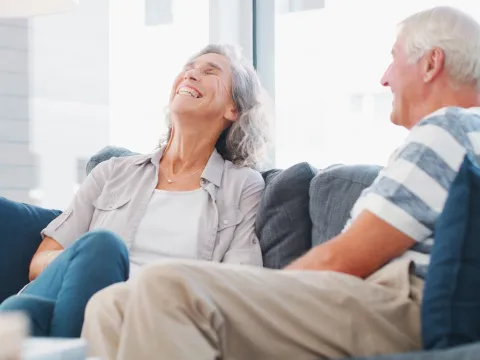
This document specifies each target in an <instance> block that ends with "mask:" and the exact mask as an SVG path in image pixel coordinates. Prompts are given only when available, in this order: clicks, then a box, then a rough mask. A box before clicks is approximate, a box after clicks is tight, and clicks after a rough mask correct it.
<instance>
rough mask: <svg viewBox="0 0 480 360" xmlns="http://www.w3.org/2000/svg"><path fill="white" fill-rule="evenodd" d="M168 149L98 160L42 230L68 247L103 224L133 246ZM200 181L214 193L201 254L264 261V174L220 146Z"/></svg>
mask: <svg viewBox="0 0 480 360" xmlns="http://www.w3.org/2000/svg"><path fill="white" fill-rule="evenodd" d="M162 154H163V148H161V149H159V150H158V151H156V152H154V153H152V154H149V155H135V156H129V157H120V158H111V159H109V160H107V161H104V162H102V163H100V164H99V165H97V166H96V167H95V169H93V170H92V172H91V173H90V174H89V176H88V177H87V178H86V179H85V181H84V183H83V184H82V186H81V187H80V189H79V190H78V192H77V194H76V195H75V198H74V200H73V201H72V203H71V204H70V206H69V207H68V209H67V210H65V212H63V213H62V214H61V215H60V216H59V217H57V218H56V219H54V220H53V221H52V222H51V223H50V224H49V225H48V226H47V227H46V228H45V229H44V230H43V231H42V235H43V236H50V237H51V238H53V239H55V240H56V241H57V242H59V243H60V244H61V245H63V246H64V247H65V248H67V247H68V246H70V245H71V244H72V243H73V242H74V241H75V240H77V239H78V238H79V237H80V236H81V235H82V234H84V233H86V232H88V231H90V230H94V229H99V228H103V229H107V230H111V231H113V232H115V233H116V234H117V235H119V236H120V237H121V238H122V239H123V240H124V241H125V244H126V245H127V248H128V249H130V247H131V246H132V243H133V242H134V241H135V234H136V232H137V228H138V226H139V224H140V221H141V219H142V217H143V215H144V213H145V211H146V209H147V205H148V203H149V201H150V197H151V196H152V194H153V192H154V190H155V188H156V186H157V183H158V170H159V163H160V159H161V157H162ZM200 186H201V188H202V189H203V190H204V191H206V192H207V193H208V198H209V201H208V204H207V205H206V206H205V208H204V209H203V211H202V215H201V221H200V228H199V231H198V234H197V242H198V243H197V259H201V260H208V261H216V262H226V263H236V264H250V265H258V266H261V265H262V255H261V250H260V245H259V242H258V239H257V237H256V235H255V231H254V222H255V216H256V211H257V208H258V205H259V202H260V198H261V196H262V193H263V190H264V188H265V183H264V181H263V178H262V176H261V174H260V173H258V172H257V171H255V170H252V169H250V168H247V167H237V166H235V165H233V164H232V163H231V162H230V161H226V160H224V159H223V158H222V157H221V156H220V154H218V152H217V151H214V152H213V153H212V155H211V156H210V159H209V160H208V163H207V165H206V167H205V169H204V171H203V173H202V176H201V181H200ZM159 221H161V219H159ZM173 240H174V239H172V241H173Z"/></svg>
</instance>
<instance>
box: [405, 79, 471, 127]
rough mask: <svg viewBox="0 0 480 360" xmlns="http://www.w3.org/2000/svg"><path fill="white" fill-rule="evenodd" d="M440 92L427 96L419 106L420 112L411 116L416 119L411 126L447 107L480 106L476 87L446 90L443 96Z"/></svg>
mask: <svg viewBox="0 0 480 360" xmlns="http://www.w3.org/2000/svg"><path fill="white" fill-rule="evenodd" d="M438 93H439V91H435V92H432V93H431V96H430V99H428V98H427V99H426V100H425V101H424V102H423V104H422V105H420V106H418V107H417V110H418V113H417V115H416V116H412V117H411V118H412V119H415V120H414V121H413V123H412V124H411V126H410V128H411V127H413V126H414V125H416V124H417V123H418V122H419V121H421V120H422V119H423V118H424V117H425V116H427V115H429V114H431V113H433V112H435V111H437V110H440V109H443V108H445V107H461V108H465V109H468V108H472V107H480V93H479V91H478V90H477V89H476V88H475V87H470V86H468V87H467V86H464V87H461V88H458V89H449V90H444V91H443V94H442V96H441V97H439V96H438ZM435 95H437V96H435Z"/></svg>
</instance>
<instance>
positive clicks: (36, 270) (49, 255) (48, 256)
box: [28, 237, 63, 281]
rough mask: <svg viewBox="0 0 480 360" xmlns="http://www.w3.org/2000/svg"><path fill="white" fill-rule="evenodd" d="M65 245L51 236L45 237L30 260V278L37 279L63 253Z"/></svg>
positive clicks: (31, 279)
mask: <svg viewBox="0 0 480 360" xmlns="http://www.w3.org/2000/svg"><path fill="white" fill-rule="evenodd" d="M62 251H63V246H62V245H60V244H59V243H58V242H56V241H55V240H54V239H52V238H50V237H45V239H43V241H42V243H41V244H40V246H39V247H38V250H37V252H36V253H35V255H33V258H32V261H31V262H30V272H29V274H28V279H29V280H30V281H33V280H35V279H36V278H37V277H38V275H40V273H41V272H42V271H43V270H44V269H45V268H46V267H47V266H48V265H49V264H50V263H51V262H52V261H53V260H54V259H55V258H56V257H57V256H58V255H60V254H61V253H62Z"/></svg>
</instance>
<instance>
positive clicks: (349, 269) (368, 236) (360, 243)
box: [285, 211, 415, 278]
mask: <svg viewBox="0 0 480 360" xmlns="http://www.w3.org/2000/svg"><path fill="white" fill-rule="evenodd" d="M414 244H415V241H414V240H413V239H411V238H410V237H408V236H407V235H405V234H404V233H402V232H401V231H399V230H398V229H396V228H394V227H393V226H392V225H390V224H388V223H387V222H385V221H384V220H382V219H380V218H379V217H378V216H376V215H374V214H373V213H371V212H369V211H364V212H363V213H361V214H360V215H359V216H358V218H357V219H356V220H355V221H354V222H353V223H352V225H351V226H350V227H349V228H348V229H347V230H346V231H345V232H344V233H342V234H340V235H338V236H336V237H335V238H333V239H332V240H330V241H327V242H326V243H324V244H322V245H318V246H316V247H314V248H313V249H311V250H310V251H309V252H307V253H306V254H305V255H303V256H302V257H300V258H299V259H297V260H295V261H294V262H293V263H292V264H290V265H288V266H287V267H286V268H285V270H328V271H336V272H341V273H346V274H350V275H354V276H358V277H362V278H365V277H367V276H369V275H371V274H372V273H374V272H375V271H377V270H378V269H379V268H380V267H381V266H383V265H384V264H386V263H387V262H388V261H390V260H392V259H394V258H396V257H398V256H400V255H402V254H403V253H404V252H405V251H407V250H408V249H409V248H410V247H412V246H413V245H414Z"/></svg>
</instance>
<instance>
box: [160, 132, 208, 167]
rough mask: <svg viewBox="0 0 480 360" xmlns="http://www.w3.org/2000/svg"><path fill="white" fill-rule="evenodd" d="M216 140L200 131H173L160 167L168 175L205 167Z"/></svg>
mask: <svg viewBox="0 0 480 360" xmlns="http://www.w3.org/2000/svg"><path fill="white" fill-rule="evenodd" d="M215 143H216V138H215V137H212V134H211V132H210V133H204V132H201V131H198V130H197V131H195V132H193V131H192V132H186V131H174V130H173V129H172V134H171V137H170V141H169V142H168V144H167V146H166V148H165V152H164V154H163V156H162V160H161V162H160V163H161V165H162V167H163V168H164V169H166V170H167V171H168V173H169V174H172V175H175V174H178V173H179V172H182V173H183V172H188V171H195V170H197V169H199V168H203V167H205V165H206V164H207V162H208V159H209V158H210V155H211V154H212V152H213V149H214V148H215Z"/></svg>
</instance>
